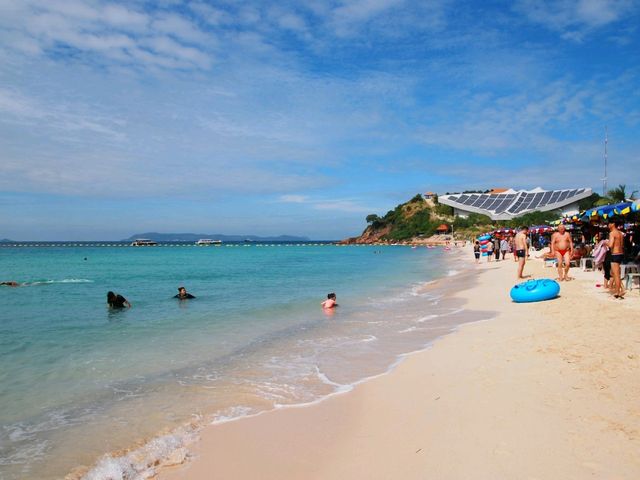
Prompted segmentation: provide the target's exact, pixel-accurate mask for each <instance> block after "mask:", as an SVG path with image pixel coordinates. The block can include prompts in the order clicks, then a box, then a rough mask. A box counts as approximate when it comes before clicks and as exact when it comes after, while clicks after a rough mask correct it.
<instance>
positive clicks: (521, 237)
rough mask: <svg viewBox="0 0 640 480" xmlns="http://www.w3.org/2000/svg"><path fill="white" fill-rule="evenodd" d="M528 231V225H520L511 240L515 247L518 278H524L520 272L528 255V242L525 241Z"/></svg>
mask: <svg viewBox="0 0 640 480" xmlns="http://www.w3.org/2000/svg"><path fill="white" fill-rule="evenodd" d="M528 233H529V227H525V226H522V227H520V231H519V232H518V233H516V237H515V238H514V240H513V246H514V248H515V251H514V252H513V253H514V257H515V258H517V259H518V276H517V278H518V279H522V278H524V277H523V276H522V272H523V271H524V264H525V263H526V261H527V257H528V256H529V244H528V243H527V234H528Z"/></svg>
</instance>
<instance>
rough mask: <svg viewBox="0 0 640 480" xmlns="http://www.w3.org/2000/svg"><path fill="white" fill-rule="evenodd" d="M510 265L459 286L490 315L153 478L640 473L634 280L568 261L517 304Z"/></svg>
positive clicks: (534, 266)
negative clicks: (559, 280)
mask: <svg viewBox="0 0 640 480" xmlns="http://www.w3.org/2000/svg"><path fill="white" fill-rule="evenodd" d="M469 257H470V258H472V254H471V253H469ZM472 262H473V260H470V263H472ZM515 267H516V265H515V263H514V262H513V260H512V259H510V258H507V260H506V261H502V262H498V263H483V264H481V265H479V266H475V265H471V266H470V268H472V269H475V270H476V271H477V273H478V282H477V283H476V284H475V285H474V286H472V288H470V289H468V290H465V291H462V292H460V294H459V295H460V297H461V298H463V299H464V300H465V301H466V305H465V308H468V309H474V310H485V311H497V312H499V313H498V314H497V315H496V316H495V317H494V318H492V319H491V320H487V321H482V322H477V323H473V324H467V325H464V326H462V327H460V328H459V330H458V331H457V332H455V333H453V334H450V335H447V336H445V337H443V338H441V339H440V340H438V341H436V342H435V343H434V345H433V346H432V347H431V348H429V349H428V350H425V351H423V352H419V353H416V354H413V355H410V356H409V357H408V358H407V359H406V360H405V361H404V362H402V363H401V364H400V365H399V366H398V367H397V368H396V369H394V370H393V371H392V372H391V373H389V374H387V375H383V376H380V377H377V378H374V379H372V380H370V381H368V382H365V383H363V384H360V385H358V386H357V387H356V388H355V389H354V390H353V391H351V392H349V393H346V394H343V395H337V396H333V397H330V398H328V399H326V400H325V401H323V402H321V403H319V404H316V405H312V406H307V407H299V408H287V409H281V410H276V411H271V412H267V413H264V414H261V415H259V416H256V417H251V418H245V419H241V420H238V421H233V422H228V423H224V424H218V425H213V426H211V427H208V428H206V429H205V430H204V431H203V432H202V434H201V439H200V441H198V442H197V443H195V444H194V445H192V446H191V447H190V449H191V458H190V460H189V461H188V462H187V463H185V464H184V465H179V466H175V467H168V468H164V469H163V470H161V471H160V473H159V475H158V477H157V478H160V479H162V480H178V479H190V480H194V479H195V480H198V479H216V478H221V479H228V478H234V479H301V478H304V479H347V478H351V479H391V478H402V479H424V478H439V479H469V478H474V479H495V478H502V479H537V478H540V479H552V478H558V479H559V478H562V479H576V480H577V479H584V478H607V479H613V478H615V479H637V478H640V455H638V452H640V382H639V381H638V379H640V314H639V313H638V312H639V311H640V295H638V290H634V291H632V292H629V294H628V295H627V298H626V299H625V300H622V301H620V300H615V299H613V298H610V297H609V296H608V295H607V294H606V293H604V292H602V291H601V288H598V287H596V286H595V285H596V283H601V278H602V276H601V274H599V273H596V272H577V271H576V270H577V269H573V271H572V273H573V274H574V276H575V277H576V280H574V281H572V282H566V283H563V284H562V288H561V293H560V294H561V296H560V297H559V298H557V299H555V300H552V301H547V302H539V303H533V304H514V303H512V302H511V301H510V298H509V289H510V288H511V286H512V285H513V284H514V283H516V282H515ZM526 273H529V274H532V275H533V277H535V278H541V277H549V278H553V277H555V273H556V271H555V269H552V268H544V266H543V264H542V261H540V260H533V261H530V262H529V263H528V264H527V267H526V269H525V274H526ZM450 281H455V277H452V278H451V280H450ZM426 313H428V312H426Z"/></svg>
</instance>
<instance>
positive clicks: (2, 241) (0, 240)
mask: <svg viewBox="0 0 640 480" xmlns="http://www.w3.org/2000/svg"><path fill="white" fill-rule="evenodd" d="M0 243H14V241H13V240H9V239H8V238H3V239H0Z"/></svg>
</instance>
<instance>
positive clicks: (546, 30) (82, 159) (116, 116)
mask: <svg viewBox="0 0 640 480" xmlns="http://www.w3.org/2000/svg"><path fill="white" fill-rule="evenodd" d="M639 27H640V1H638V0H554V1H547V0H511V1H504V2H503V1H492V0H484V1H453V0H431V1H418V0H330V1H320V0H306V1H304V2H291V1H288V0H281V1H278V2H272V1H255V0H244V1H226V0H218V1H205V0H193V1H186V0H184V1H171V0H156V1H149V2H146V1H141V0H129V1H127V2H117V1H102V0H0V238H10V239H14V240H117V239H122V238H126V237H128V236H130V235H133V234H135V233H141V232H149V231H158V232H167V233H168V232H194V233H212V234H213V233H220V234H239V235H249V234H252V235H280V234H289V235H302V236H308V237H310V238H312V239H340V238H345V237H348V236H354V235H358V234H360V233H361V232H362V230H363V229H364V227H365V226H366V222H365V217H366V216H367V215H368V214H371V213H375V214H379V215H383V214H384V213H386V212H387V211H388V210H390V209H393V208H394V207H395V206H396V205H397V204H398V203H402V202H405V201H407V200H409V199H410V198H411V197H413V196H414V195H415V194H416V193H421V192H426V191H433V192H437V193H441V194H442V193H446V192H455V191H462V190H465V189H487V188H493V187H513V188H526V189H530V188H534V187H537V186H540V187H542V188H545V189H552V188H569V187H591V188H593V189H594V191H595V192H598V193H602V188H603V187H602V177H603V156H604V138H605V128H606V129H607V132H608V160H609V168H608V185H609V188H612V187H615V186H617V185H618V184H624V185H626V186H627V191H628V192H631V191H633V190H640V173H639V172H640V135H639V134H638V132H639V127H640V32H639V31H638V28H639Z"/></svg>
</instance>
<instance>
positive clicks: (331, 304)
mask: <svg viewBox="0 0 640 480" xmlns="http://www.w3.org/2000/svg"><path fill="white" fill-rule="evenodd" d="M321 305H322V308H335V307H337V306H338V304H337V303H336V294H335V293H329V294H327V299H326V300H325V301H324V302H322V303H321Z"/></svg>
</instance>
